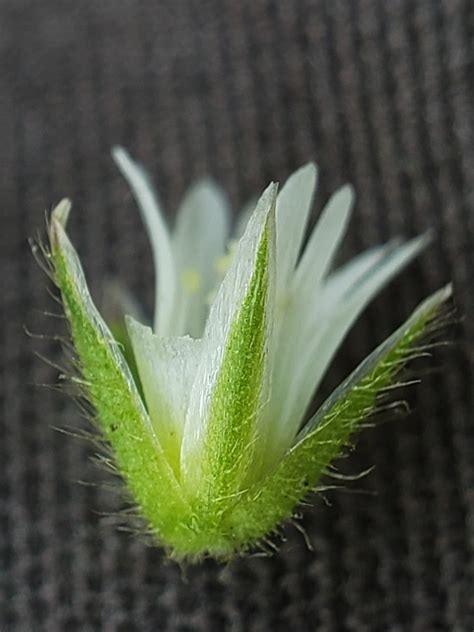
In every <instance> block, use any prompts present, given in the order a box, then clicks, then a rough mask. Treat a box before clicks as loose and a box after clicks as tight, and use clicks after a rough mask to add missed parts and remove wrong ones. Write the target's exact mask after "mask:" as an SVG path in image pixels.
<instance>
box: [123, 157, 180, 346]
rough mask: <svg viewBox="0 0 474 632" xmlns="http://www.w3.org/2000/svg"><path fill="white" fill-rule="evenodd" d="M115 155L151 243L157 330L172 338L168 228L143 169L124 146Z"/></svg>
mask: <svg viewBox="0 0 474 632" xmlns="http://www.w3.org/2000/svg"><path fill="white" fill-rule="evenodd" d="M112 156H113V158H114V160H115V162H116V164H117V166H118V167H119V169H120V171H121V172H122V174H123V176H124V178H125V179H126V180H127V182H128V184H129V185H130V188H131V189H132V191H133V194H134V196H135V199H136V201H137V203H138V206H139V208H140V212H141V215H142V219H143V223H144V224H145V227H146V230H147V232H148V237H149V239H150V241H151V246H152V251H153V260H154V264H155V284H156V289H155V315H154V330H155V332H156V333H158V334H160V335H161V336H166V335H170V334H171V333H172V332H173V313H174V305H175V300H176V267H175V262H174V258H173V252H172V249H171V242H170V236H169V233H168V229H167V227H166V224H165V222H164V220H163V216H162V214H161V210H160V205H159V202H158V199H157V197H156V195H155V193H154V191H153V187H152V184H151V182H150V180H149V178H148V176H147V174H146V172H145V171H144V169H143V168H142V167H141V166H140V165H139V164H138V163H137V162H135V161H133V160H132V159H131V158H130V156H129V155H128V153H127V152H126V151H125V150H124V149H122V148H121V147H114V149H113V151H112Z"/></svg>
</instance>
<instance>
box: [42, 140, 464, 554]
mask: <svg viewBox="0 0 474 632" xmlns="http://www.w3.org/2000/svg"><path fill="white" fill-rule="evenodd" d="M114 158H115V160H116V162H117V164H118V166H119V168H120V169H121V171H122V173H123V175H124V176H125V178H126V179H127V180H128V183H129V185H130V186H131V188H132V190H133V193H134V195H135V197H136V200H137V202H138V205H139V207H140V210H141V214H142V217H143V220H144V223H145V226H146V228H147V230H148V233H149V236H150V240H151V244H152V248H153V256H154V261H155V268H156V282H157V287H156V303H155V316H154V323H153V327H150V326H148V325H145V324H143V323H141V322H139V321H138V320H137V319H136V318H134V317H133V316H132V315H127V316H126V317H125V321H126V328H127V335H128V344H129V345H130V346H131V349H132V351H133V360H134V362H135V364H136V371H137V373H136V374H135V376H134V374H133V372H132V371H131V370H130V369H131V368H132V367H131V361H129V362H128V363H127V362H126V360H125V358H124V354H123V353H122V349H123V347H122V345H121V344H119V343H118V342H117V340H116V338H115V337H114V335H113V334H112V332H111V330H110V329H109V327H108V325H107V324H106V322H105V321H104V319H103V318H102V316H101V315H100V314H99V312H98V310H97V309H96V307H95V306H94V304H93V302H92V299H91V297H90V294H89V292H88V289H87V285H86V281H85V278H84V274H83V272H82V268H81V265H80V262H79V259H78V256H77V254H76V252H75V250H74V248H73V246H72V244H71V242H70V241H69V238H68V236H67V234H66V231H65V228H66V222H67V217H68V214H69V210H70V203H69V202H68V201H67V200H63V201H62V202H61V203H60V204H59V205H58V206H57V207H56V208H55V209H54V211H53V213H52V217H51V223H50V229H49V237H50V254H49V258H50V260H51V262H52V265H53V270H54V279H55V282H56V284H57V286H58V287H59V289H60V291H61V295H62V300H63V304H64V309H65V313H66V316H67V318H68V320H69V324H70V329H71V335H72V339H73V342H74V346H75V349H76V352H77V356H78V360H79V365H80V369H81V372H82V381H83V384H84V385H85V389H86V392H87V397H88V398H89V399H90V401H91V402H92V404H93V406H94V407H95V410H96V413H97V415H96V417H97V424H98V426H99V428H100V430H101V432H102V433H103V435H104V438H105V440H106V442H107V443H108V444H110V447H111V450H112V453H113V455H114V459H115V463H116V467H117V470H118V471H119V472H120V473H121V475H122V477H123V479H124V480H125V482H126V484H127V486H128V488H129V491H130V492H131V495H132V497H133V498H134V501H135V503H136V505H137V508H138V511H139V513H140V514H141V516H142V517H143V518H144V519H145V521H146V522H147V524H148V526H149V530H150V532H151V533H152V534H153V535H154V536H155V538H156V539H157V540H158V541H159V542H160V543H162V544H163V545H164V546H165V547H166V548H167V549H168V550H169V552H170V554H172V555H173V556H175V557H177V558H183V557H188V558H198V557H200V556H203V555H211V556H215V557H218V558H229V557H231V556H232V555H233V554H235V553H237V552H241V551H244V550H246V549H248V548H249V547H251V546H253V545H255V544H257V543H258V542H259V541H261V540H262V539H263V538H265V536H266V535H267V534H268V533H270V532H272V531H274V530H275V529H276V528H277V527H278V526H279V525H280V523H281V522H282V521H284V520H285V519H288V518H290V517H291V516H292V515H293V513H294V511H295V508H296V507H297V505H298V503H300V502H301V501H302V500H303V499H304V498H305V496H306V495H307V494H308V492H310V491H311V490H312V489H314V488H315V486H316V484H317V482H318V480H319V479H320V477H321V475H323V474H324V473H325V471H326V469H327V467H328V466H329V464H330V462H331V461H332V460H333V459H334V458H335V457H336V456H337V455H338V454H339V453H340V452H341V450H342V449H343V448H344V446H346V445H347V444H348V442H349V441H350V438H351V436H352V435H353V433H354V431H355V430H356V429H357V427H358V426H359V425H360V422H361V421H362V420H364V419H365V418H366V417H367V416H368V415H369V414H370V413H371V412H372V411H373V410H374V409H375V408H376V406H377V405H378V402H379V398H380V396H381V395H382V394H383V393H384V391H385V390H386V389H387V388H388V387H391V386H392V385H393V383H394V380H395V379H396V376H397V374H398V372H399V370H400V368H401V366H402V365H403V364H404V363H405V361H406V360H408V359H409V357H410V356H412V355H413V352H414V350H416V346H417V345H418V343H419V340H420V338H421V337H422V336H423V335H425V334H426V332H427V331H428V330H429V329H430V327H431V325H432V323H433V322H434V321H435V320H436V317H437V315H438V313H439V311H440V309H441V307H442V305H443V303H444V302H445V301H446V300H447V298H448V297H449V296H450V293H451V288H450V286H447V287H445V288H443V289H442V290H440V291H438V292H437V293H436V294H434V295H433V296H431V297H430V298H428V299H427V300H425V302H423V303H422V304H421V306H419V307H418V308H417V309H416V310H415V312H414V313H413V315H412V316H411V317H410V318H409V319H408V320H407V321H406V322H405V323H404V324H403V325H402V326H401V327H400V328H399V329H398V330H396V331H395V333H394V334H392V335H391V336H390V337H389V338H388V339H387V340H386V341H385V342H384V343H382V344H381V345H380V346H379V347H377V349H376V350H375V351H374V352H373V353H372V354H370V355H369V356H368V358H366V359H365V360H364V361H363V362H362V363H361V365H360V366H359V367H358V368H357V369H356V370H355V371H354V372H353V373H352V374H351V375H350V376H349V377H348V378H347V379H346V380H345V381H344V382H343V384H341V386H339V387H338V388H337V389H336V390H335V391H334V393H333V394H332V395H331V396H330V397H329V398H328V400H327V401H326V402H325V403H324V404H323V405H322V406H321V408H320V409H319V410H318V411H317V412H316V413H315V414H314V415H312V416H310V418H309V419H306V413H307V410H308V407H309V404H310V402H311V399H312V397H313V395H314V392H315V389H316V388H317V386H318V384H319V383H320V381H321V379H322V377H323V376H324V374H325V372H326V370H327V367H328V365H329V364H330V362H331V360H332V358H333V357H334V354H335V353H336V351H337V349H338V347H339V346H340V344H341V342H342V340H343V339H344V337H345V335H346V333H347V332H348V330H349V329H350V327H351V325H352V324H353V322H354V321H355V320H356V318H357V317H358V315H359V314H360V313H361V311H362V310H363V309H364V307H365V306H366V305H367V304H368V303H369V301H370V300H371V299H372V298H373V297H374V296H375V295H376V294H377V293H378V292H379V291H380V289H381V288H382V287H384V286H385V285H386V283H387V282H388V281H389V280H390V279H392V278H393V277H394V276H395V275H396V274H397V273H398V272H399V271H400V270H401V269H402V268H404V267H405V266H406V265H407V264H408V263H409V262H410V261H412V260H413V258H414V257H416V256H417V255H418V254H419V253H420V252H421V250H422V249H423V248H424V247H425V246H426V244H427V242H428V239H429V238H428V237H427V236H422V237H418V238H415V239H412V240H410V241H406V242H403V241H401V240H394V241H391V242H389V243H388V244H386V245H383V246H377V247H375V248H372V249H370V250H368V251H367V252H365V253H363V254H361V255H359V256H358V257H357V258H355V259H354V260H353V261H351V262H349V263H348V264H346V265H344V266H343V267H341V268H339V269H337V270H335V271H333V260H334V256H335V254H336V251H337V248H338V246H339V244H340V242H341V240H342V238H343V236H344V233H345V231H346V228H347V224H348V220H349V216H350V213H351V207H352V204H353V198H354V194H353V191H352V189H351V187H349V186H345V187H342V188H341V189H340V190H339V191H338V192H336V193H335V194H334V195H333V196H332V197H331V199H330V200H329V202H328V204H327V206H326V207H325V209H324V211H323V213H322V215H321V217H320V219H319V221H318V223H317V225H316V227H315V228H314V229H313V231H312V233H311V235H310V237H309V240H308V242H307V245H306V247H305V248H304V249H303V252H302V254H300V251H301V249H302V243H303V239H304V235H305V232H306V228H307V223H308V217H309V213H310V209H311V204H312V198H313V193H314V189H315V186H316V168H315V166H314V165H312V164H309V165H306V166H305V167H303V168H301V169H299V170H298V171H296V172H295V173H294V174H293V175H292V176H291V177H290V178H289V179H288V181H287V182H286V184H285V186H284V187H283V188H282V190H281V192H279V193H278V188H277V185H276V184H273V183H272V184H270V185H269V186H268V188H267V189H266V190H265V191H264V193H263V194H262V196H261V197H260V199H259V201H258V203H257V204H256V207H255V209H254V210H253V212H252V213H251V214H250V215H249V217H248V221H246V220H245V221H243V222H242V224H244V223H245V224H246V226H245V230H244V231H243V234H242V236H241V237H240V239H239V240H238V243H237V240H236V241H234V242H231V246H230V247H229V248H228V249H227V251H226V244H227V243H228V240H229V236H228V233H229V215H228V211H227V204H226V201H225V198H224V196H223V194H222V193H221V192H220V190H219V189H218V188H217V187H216V186H215V185H214V184H213V183H211V182H210V181H202V182H200V183H198V184H196V185H195V186H194V187H193V188H192V189H191V191H190V192H189V194H188V195H187V196H186V198H185V200H184V202H183V204H182V207H181V209H180V211H179V213H178V216H177V220H176V227H175V230H174V232H173V233H172V234H171V235H170V233H169V232H168V228H167V226H166V224H165V222H164V220H163V218H162V215H161V212H160V208H159V203H158V201H157V198H156V196H155V194H154V193H153V189H152V187H151V185H150V182H149V180H148V178H147V176H146V174H145V172H144V171H143V170H142V168H141V167H140V166H139V165H138V164H137V163H135V162H134V161H132V160H131V159H130V157H129V156H128V154H127V153H126V152H125V151H124V150H123V149H119V148H117V149H115V150H114ZM216 286H217V287H216Z"/></svg>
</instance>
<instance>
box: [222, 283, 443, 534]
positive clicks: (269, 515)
mask: <svg viewBox="0 0 474 632" xmlns="http://www.w3.org/2000/svg"><path fill="white" fill-rule="evenodd" d="M451 291H452V289H451V286H446V287H445V288H443V289H441V290H439V291H438V292H436V293H435V294H434V295H432V296H431V297H430V298H428V299H427V300H426V301H424V302H423V303H422V304H421V305H420V306H419V307H418V308H417V309H416V310H415V312H414V313H413V314H412V316H411V317H410V318H409V319H408V320H407V321H406V322H405V323H404V324H403V325H402V326H401V327H400V328H399V329H398V330H397V331H395V332H394V333H393V334H392V335H391V336H390V337H389V338H388V339H387V340H386V341H385V342H383V343H382V344H381V345H380V346H379V347H378V348H377V349H376V350H375V351H374V352H373V353H371V354H370V355H369V356H368V357H367V358H366V359H365V360H364V361H363V362H362V363H361V364H360V365H359V366H358V368H357V369H356V370H355V371H354V372H353V373H352V374H351V375H350V376H349V377H348V378H347V379H346V380H345V381H344V382H343V383H342V384H341V385H340V386H339V388H337V389H336V390H335V391H334V392H333V393H332V395H331V396H330V397H329V398H328V400H327V401H326V402H325V403H324V404H323V405H322V406H321V408H320V409H319V411H318V412H317V413H316V414H315V415H314V417H313V418H312V419H311V420H310V421H309V422H308V424H307V425H306V426H305V427H304V428H303V430H302V431H301V432H300V434H299V435H298V437H297V438H296V442H295V444H294V445H293V447H292V448H290V449H289V450H288V452H287V453H286V454H285V456H284V457H283V459H282V460H281V461H280V462H279V464H278V465H277V466H276V467H275V469H274V470H273V472H271V473H270V474H269V475H268V476H267V477H266V478H265V479H264V480H262V481H260V483H258V484H255V485H253V486H251V487H249V489H248V490H247V492H246V493H245V495H243V496H242V497H241V498H240V499H239V503H238V504H236V506H235V507H234V509H233V510H232V511H231V512H229V513H228V514H227V516H225V519H224V520H223V524H222V528H223V529H228V530H229V531H230V532H231V533H233V535H234V537H235V538H236V539H237V540H241V541H247V542H249V543H250V542H254V543H255V542H257V541H258V540H259V539H260V538H263V537H264V536H265V534H267V533H269V532H271V531H272V530H274V529H275V528H276V527H278V525H279V524H280V523H281V522H282V521H284V520H286V519H288V518H290V517H291V516H292V514H293V513H294V511H295V509H296V507H297V505H298V504H299V503H300V502H301V501H302V500H303V499H304V497H305V496H306V495H307V494H308V493H309V492H310V491H311V490H312V489H313V488H314V487H315V486H316V485H317V483H318V481H319V479H320V478H321V476H322V475H323V474H324V473H325V471H326V470H327V468H328V466H329V464H330V463H331V461H332V460H333V459H334V458H336V457H337V456H338V455H340V453H341V451H342V450H343V449H344V447H346V446H347V445H348V443H349V442H350V439H351V436H352V435H353V434H354V432H355V431H356V430H357V429H358V427H359V426H360V425H361V423H362V422H363V421H364V420H366V419H367V417H368V416H370V414H371V413H372V412H373V411H374V409H376V407H377V406H378V404H379V402H380V397H381V396H382V395H383V394H384V392H385V390H386V389H387V388H390V387H391V386H392V385H393V384H394V382H395V381H396V377H397V374H398V373H399V372H400V370H401V368H402V367H403V366H404V365H405V364H406V362H407V361H408V360H409V359H411V357H412V356H413V355H414V354H415V355H416V346H417V344H418V343H419V341H420V339H422V338H423V337H424V336H425V335H426V334H427V333H428V330H429V329H430V326H431V325H432V324H433V322H435V321H436V318H437V316H438V315H439V313H440V310H441V308H442V306H443V304H444V303H445V302H446V301H447V299H448V298H449V297H450V296H451Z"/></svg>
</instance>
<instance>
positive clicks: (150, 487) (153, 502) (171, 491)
mask: <svg viewBox="0 0 474 632" xmlns="http://www.w3.org/2000/svg"><path fill="white" fill-rule="evenodd" d="M68 211H69V204H68V202H67V201H63V202H62V203H60V204H59V205H58V207H56V209H55V210H54V211H53V213H52V216H51V222H50V228H49V238H50V248H51V251H50V257H51V261H52V263H53V267H54V280H55V282H56V284H57V286H58V288H59V289H60V291H61V296H62V300H63V305H64V311H65V314H66V316H67V318H68V321H69V325H70V330H71V335H72V339H73V342H74V347H75V350H76V352H77V356H78V358H77V359H78V364H79V368H80V371H81V373H82V378H83V384H84V387H85V390H86V396H87V397H88V399H89V400H90V402H91V403H92V405H93V406H94V408H95V411H96V420H97V424H98V426H99V428H100V430H101V432H102V433H103V435H104V438H105V439H106V441H107V442H108V443H109V444H110V446H111V448H112V451H113V455H114V459H115V462H116V466H117V470H118V471H119V472H120V474H121V475H122V476H123V478H124V479H125V481H126V483H127V485H128V487H129V489H130V491H131V493H132V496H133V499H134V501H135V502H136V503H137V505H138V510H139V513H140V514H141V515H142V516H143V517H144V518H145V519H146V521H147V522H148V524H149V527H150V530H151V531H152V532H153V534H154V535H155V537H157V538H158V539H159V540H160V541H162V542H163V543H164V544H165V545H167V544H168V545H171V546H173V543H174V542H175V541H176V540H178V547H179V546H180V544H179V542H181V541H182V539H183V535H182V530H183V528H186V525H185V524H184V523H183V521H180V520H179V519H177V517H179V516H184V515H188V514H189V507H188V505H187V503H186V501H185V500H184V499H183V495H182V493H181V490H180V488H179V485H178V482H177V480H176V478H175V475H174V474H173V471H172V469H171V467H170V465H169V464H168V462H167V460H166V458H165V456H164V454H163V450H162V447H161V445H160V443H159V441H158V438H157V436H156V434H155V432H154V430H153V427H152V424H151V422H150V418H149V416H148V414H147V412H146V410H145V407H144V405H143V402H142V400H141V397H140V394H139V392H138V390H137V387H136V385H135V383H134V380H133V378H132V375H131V373H130V370H129V368H128V366H127V364H126V362H125V360H124V358H123V356H122V353H121V350H120V348H119V345H118V344H117V342H116V341H115V339H114V338H113V336H112V333H111V332H110V330H109V328H108V327H107V325H106V324H105V322H104V321H103V319H102V317H101V316H100V314H99V313H98V311H97V309H96V307H95V305H94V304H93V302H92V299H91V297H90V294H89V291H88V288H87V284H86V281H85V278H84V273H83V271H82V267H81V264H80V262H79V258H78V256H77V254H76V252H75V250H74V248H73V246H72V244H71V242H70V241H69V238H68V237H67V235H66V232H65V226H66V221H67V216H68Z"/></svg>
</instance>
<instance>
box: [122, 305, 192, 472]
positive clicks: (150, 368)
mask: <svg viewBox="0 0 474 632" xmlns="http://www.w3.org/2000/svg"><path fill="white" fill-rule="evenodd" d="M126 323H127V330H128V335H129V337H130V340H131V343H132V347H133V352H134V355H135V362H136V364H137V368H138V372H139V375H140V381H141V383H142V387H143V392H144V395H145V400H146V403H147V407H148V412H149V415H150V418H151V421H152V424H153V427H154V430H155V432H156V435H157V436H158V438H159V440H160V443H161V445H162V446H163V449H164V451H165V453H166V455H167V457H168V460H169V461H170V464H171V466H172V467H173V469H174V470H175V472H176V473H178V471H179V452H180V445H181V439H182V435H183V427H184V421H185V418H186V411H187V408H188V403H189V396H190V393H191V388H192V384H193V382H194V379H195V377H196V373H197V367H198V365H199V360H200V356H201V348H202V341H201V340H193V339H192V338H189V337H188V336H186V337H183V338H162V337H160V336H157V335H156V334H154V333H153V332H152V330H151V328H150V327H146V326H144V325H141V324H140V323H139V322H137V321H136V320H134V319H133V318H131V317H129V316H128V317H126Z"/></svg>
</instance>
